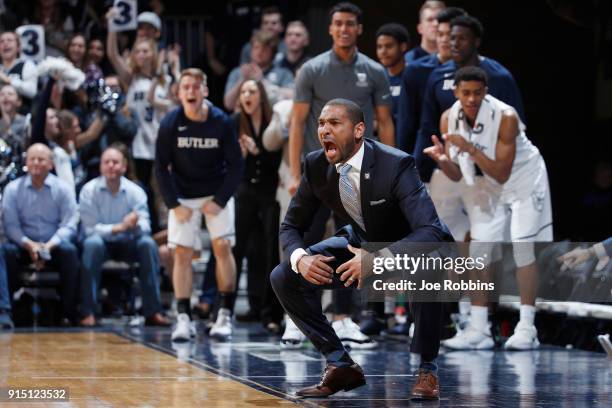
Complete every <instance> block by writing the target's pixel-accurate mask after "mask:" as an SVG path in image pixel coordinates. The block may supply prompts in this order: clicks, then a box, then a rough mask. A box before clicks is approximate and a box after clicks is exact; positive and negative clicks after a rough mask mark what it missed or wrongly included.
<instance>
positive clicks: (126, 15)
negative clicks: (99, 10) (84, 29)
mask: <svg viewBox="0 0 612 408" xmlns="http://www.w3.org/2000/svg"><path fill="white" fill-rule="evenodd" d="M136 2H137V0H115V4H114V5H113V8H114V9H115V14H114V16H113V17H112V18H111V19H110V20H109V24H108V29H109V30H110V31H128V30H135V29H136V27H137V25H138V24H137V22H136V11H137V10H138V5H137V4H136Z"/></svg>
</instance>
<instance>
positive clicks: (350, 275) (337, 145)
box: [270, 98, 453, 399]
mask: <svg viewBox="0 0 612 408" xmlns="http://www.w3.org/2000/svg"><path fill="white" fill-rule="evenodd" d="M364 134H365V119H364V114H363V111H362V110H361V108H360V107H359V106H358V105H357V104H356V103H355V102H352V101H349V100H347V99H341V98H337V99H332V100H330V101H329V102H327V104H326V105H325V106H324V107H323V110H322V111H321V115H320V116H319V121H318V138H319V142H320V144H321V145H322V146H323V149H322V150H317V151H314V152H311V153H310V154H309V155H308V156H306V158H305V160H304V171H303V173H302V178H301V181H300V184H299V187H298V191H297V193H296V194H295V196H294V197H293V199H292V200H291V204H290V205H289V209H288V211H287V215H286V216H285V219H284V221H283V222H282V224H281V228H280V241H281V244H282V247H283V250H284V251H285V253H286V254H287V258H289V262H287V261H285V262H282V263H281V264H280V265H278V266H277V267H276V268H275V269H274V270H273V271H272V274H271V275H270V281H271V283H272V287H273V288H274V291H275V292H276V295H277V296H278V298H279V300H280V302H281V304H282V305H283V307H284V308H285V310H286V311H287V313H288V314H289V316H290V317H291V320H293V322H294V323H295V324H296V325H297V327H298V328H299V329H300V330H301V331H302V332H303V333H304V334H305V335H306V336H307V337H308V338H309V339H310V341H311V342H312V344H313V345H314V346H315V347H316V348H317V350H319V351H320V352H321V353H322V354H323V355H324V356H325V359H326V360H327V368H326V369H325V374H324V375H323V377H322V380H321V382H320V383H319V384H317V385H315V386H312V387H307V388H303V389H301V390H299V391H298V392H297V395H299V396H303V397H327V396H329V395H332V394H334V393H336V392H338V391H340V390H345V391H349V390H351V389H353V388H356V387H359V386H361V385H364V384H365V376H364V374H363V370H362V369H361V367H360V366H359V365H358V364H356V363H355V362H354V361H353V360H352V359H351V357H350V356H349V354H348V352H347V351H346V349H345V348H344V346H343V345H342V342H341V341H340V339H339V338H338V336H337V335H336V333H335V332H334V330H333V328H332V325H331V324H330V323H329V321H327V319H326V318H325V315H324V314H323V312H322V310H321V302H320V301H319V297H318V295H317V292H318V291H319V290H320V289H336V288H355V287H358V288H361V287H362V285H363V279H364V276H363V275H362V259H363V258H364V257H365V258H369V257H371V256H372V255H371V254H368V253H367V252H366V251H365V250H364V249H362V246H363V245H364V244H366V243H368V242H370V243H375V242H381V243H382V242H390V243H391V244H390V245H389V246H387V247H386V248H384V249H382V250H380V251H378V252H380V253H381V254H383V255H384V254H387V255H385V256H386V257H392V256H394V254H398V253H400V252H402V251H403V250H405V249H406V248H407V246H410V245H411V244H412V245H413V244H414V243H419V242H420V243H424V242H425V243H437V242H450V241H452V239H453V238H452V236H451V234H450V232H449V231H448V228H447V227H446V225H444V223H443V222H442V221H441V220H440V219H439V218H438V214H437V213H436V210H435V208H434V205H433V203H432V201H431V198H430V197H429V194H428V193H427V190H426V188H425V186H424V185H423V183H422V182H421V180H420V179H419V177H418V174H417V171H416V168H415V164H414V159H413V158H412V156H409V155H408V154H406V153H404V152H402V151H400V150H397V149H394V148H392V147H389V146H385V145H383V144H381V143H378V142H375V141H372V140H369V139H366V138H365V137H364ZM321 205H325V206H326V207H328V208H330V209H331V210H332V211H333V212H334V214H335V215H337V216H338V217H339V218H341V219H342V220H344V221H345V222H346V223H347V224H348V225H346V226H345V227H343V228H341V229H340V230H339V231H337V232H336V234H335V235H334V236H333V237H331V238H329V239H326V240H324V241H322V242H319V243H317V244H315V245H311V246H310V247H308V248H306V245H305V244H304V239H303V236H304V232H306V231H307V230H308V228H309V227H310V224H311V223H312V220H313V219H314V216H315V213H316V212H317V210H318V208H319V206H321ZM363 262H364V263H363V266H364V269H366V268H367V266H366V264H367V262H366V261H363ZM411 312H412V313H413V318H414V323H415V331H414V338H413V340H412V342H411V345H410V351H411V352H413V353H417V354H420V355H421V367H420V370H419V377H418V379H417V382H416V384H415V386H414V387H413V389H412V392H411V396H412V397H415V398H427V399H437V398H438V396H439V388H438V379H437V374H436V371H437V365H436V363H435V359H436V357H437V355H438V351H439V346H440V318H441V312H442V309H441V304H440V303H433V302H421V303H414V304H413V305H412V306H411Z"/></svg>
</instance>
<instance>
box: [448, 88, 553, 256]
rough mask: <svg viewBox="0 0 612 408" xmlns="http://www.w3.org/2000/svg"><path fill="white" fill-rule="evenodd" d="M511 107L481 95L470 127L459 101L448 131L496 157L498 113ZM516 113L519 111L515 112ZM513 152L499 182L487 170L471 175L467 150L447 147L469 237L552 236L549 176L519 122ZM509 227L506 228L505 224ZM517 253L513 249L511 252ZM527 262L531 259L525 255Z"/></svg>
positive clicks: (548, 238)
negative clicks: (461, 181) (458, 178)
mask: <svg viewBox="0 0 612 408" xmlns="http://www.w3.org/2000/svg"><path fill="white" fill-rule="evenodd" d="M508 109H512V110H514V109H513V108H512V107H511V106H509V105H507V104H505V103H503V102H502V101H500V100H498V99H495V98H494V97H492V96H491V95H487V96H485V98H484V100H483V102H482V105H481V106H480V109H479V111H478V116H477V117H476V121H475V124H474V126H473V127H471V126H470V125H469V124H468V122H467V120H466V118H465V113H464V112H463V109H462V108H461V103H460V102H459V101H457V102H455V104H454V105H453V106H452V107H451V109H450V112H449V116H448V133H451V134H458V135H461V136H462V137H464V138H465V139H467V140H469V141H470V142H471V143H473V144H474V146H476V148H477V149H479V150H480V151H482V152H483V153H484V154H485V155H486V156H487V157H488V158H489V159H491V160H495V149H496V147H497V139H498V137H499V128H500V125H501V119H502V113H503V111H505V110H508ZM517 116H518V115H517ZM519 131H520V134H519V135H518V136H517V138H516V153H515V157H514V162H513V163H512V172H511V174H510V178H509V179H508V181H506V182H505V183H504V184H499V183H498V182H497V181H496V180H495V179H493V178H492V177H491V176H489V175H487V174H483V176H484V177H475V176H476V166H475V164H474V162H473V161H472V159H471V158H470V155H469V154H468V153H467V152H463V153H458V149H457V147H456V146H451V147H450V148H449V153H450V156H451V159H452V160H453V161H455V162H456V163H457V164H459V167H460V168H461V173H462V175H463V176H464V178H465V181H466V183H467V184H468V185H470V187H468V188H467V189H466V191H465V193H464V195H463V199H464V202H465V206H466V210H467V212H468V218H469V219H470V233H471V236H472V239H473V240H474V241H483V242H500V241H503V240H507V239H508V238H509V239H511V240H512V241H551V240H552V238H553V236H552V210H551V205H550V192H549V187H548V175H547V172H546V166H545V164H544V159H543V158H542V156H541V155H540V151H539V150H538V148H537V147H535V146H534V145H533V144H531V142H530V141H529V139H527V136H526V135H525V125H524V124H523V123H519ZM508 227H509V228H508ZM515 255H516V254H515ZM528 262H531V258H529V259H528Z"/></svg>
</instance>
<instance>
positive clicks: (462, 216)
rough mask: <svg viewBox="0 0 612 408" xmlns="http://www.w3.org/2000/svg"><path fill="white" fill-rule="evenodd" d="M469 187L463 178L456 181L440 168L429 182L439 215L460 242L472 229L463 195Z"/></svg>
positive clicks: (430, 193)
mask: <svg viewBox="0 0 612 408" xmlns="http://www.w3.org/2000/svg"><path fill="white" fill-rule="evenodd" d="M468 187H469V186H467V185H466V184H465V181H464V180H463V178H462V179H461V180H460V181H458V182H455V181H453V180H451V179H449V178H448V177H447V176H446V174H444V172H443V171H442V170H440V169H435V170H434V172H433V174H432V175H431V180H430V182H429V183H428V184H427V189H428V190H429V195H430V197H431V200H432V201H433V203H434V206H435V207H436V212H437V213H438V217H440V219H441V220H442V221H444V223H445V224H446V225H447V226H448V229H449V230H450V232H451V234H452V235H453V237H454V238H455V240H456V241H458V242H463V240H464V238H465V235H466V234H467V232H468V231H469V229H470V222H469V220H468V215H467V212H466V210H465V204H464V202H463V195H464V192H465V190H466V189H467V188H468Z"/></svg>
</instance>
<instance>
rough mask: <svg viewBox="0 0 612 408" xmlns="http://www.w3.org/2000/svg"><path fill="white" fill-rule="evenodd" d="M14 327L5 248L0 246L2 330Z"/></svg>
mask: <svg viewBox="0 0 612 408" xmlns="http://www.w3.org/2000/svg"><path fill="white" fill-rule="evenodd" d="M13 327H14V326H13V319H12V316H11V298H10V296H9V287H8V279H7V276H6V263H5V262H4V249H3V248H2V247H0V330H6V329H12V328H13Z"/></svg>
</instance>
